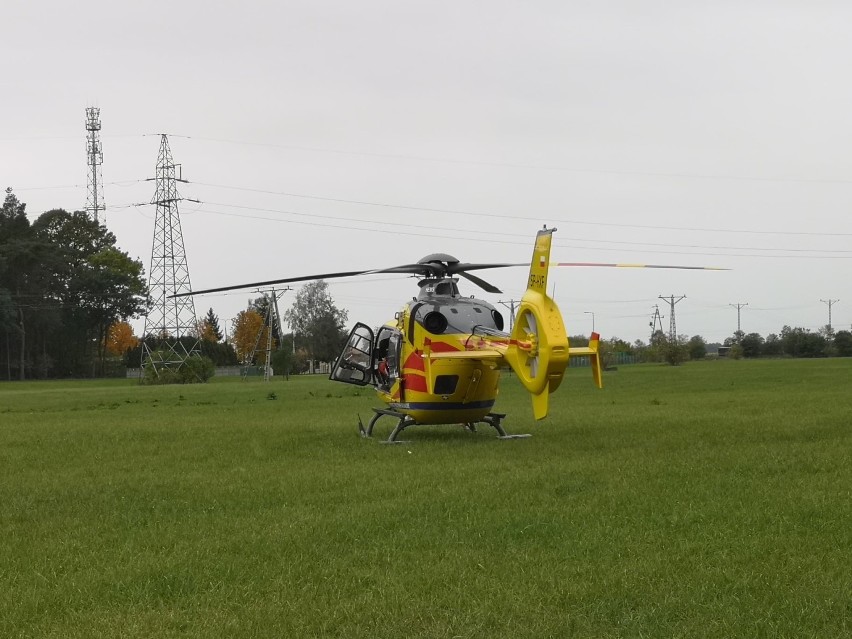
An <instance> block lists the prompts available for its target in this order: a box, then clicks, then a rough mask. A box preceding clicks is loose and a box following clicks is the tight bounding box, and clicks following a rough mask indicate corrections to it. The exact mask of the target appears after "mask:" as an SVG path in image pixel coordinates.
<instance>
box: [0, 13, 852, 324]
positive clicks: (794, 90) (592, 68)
mask: <svg viewBox="0 0 852 639" xmlns="http://www.w3.org/2000/svg"><path fill="white" fill-rule="evenodd" d="M3 17H4V20H3V22H4V25H5V28H4V36H3V38H2V39H0V60H2V63H0V64H2V67H0V69H2V73H0V83H2V90H3V91H2V93H3V96H4V99H3V106H2V114H3V118H2V120H0V149H2V153H0V179H2V186H3V187H5V186H12V187H13V188H14V189H15V191H16V193H17V195H18V196H19V197H20V198H21V200H23V201H25V202H26V203H27V210H28V212H29V213H30V216H31V218H32V219H34V218H35V216H37V215H38V214H40V213H41V212H43V211H45V210H48V209H50V208H56V207H61V208H66V209H74V208H83V206H84V205H85V201H86V155H85V136H86V131H85V108H86V107H87V106H98V107H100V108H101V121H102V124H103V129H102V137H101V140H102V143H103V152H104V164H103V180H104V182H105V197H106V203H107V205H108V207H109V208H108V210H107V213H106V222H107V226H108V227H109V228H110V230H112V231H113V232H114V233H115V234H116V236H117V237H118V241H119V245H120V247H121V248H122V249H123V250H126V251H128V252H129V253H130V255H131V256H133V257H135V258H138V259H140V260H141V261H142V262H143V264H144V265H145V268H146V271H147V270H148V268H149V265H150V252H151V243H152V237H153V218H154V207H152V206H147V207H135V206H128V205H131V204H135V203H140V202H149V201H150V200H151V197H152V195H153V192H154V184H153V182H145V181H144V180H145V178H148V177H152V176H153V175H154V167H155V165H156V159H157V150H158V146H159V138H158V137H157V136H156V135H154V134H157V133H169V134H170V135H171V137H170V142H171V149H172V152H173V155H174V159H175V161H176V162H178V163H181V164H182V166H183V176H184V178H187V179H188V180H190V183H189V184H183V185H181V186H180V192H181V194H182V195H183V196H184V197H189V198H196V199H199V200H201V201H202V202H203V204H201V205H198V204H193V203H189V202H186V203H184V205H183V206H182V207H181V218H182V223H183V232H184V237H185V241H186V249H187V254H188V259H189V266H190V272H191V279H192V284H193V286H194V287H195V288H208V287H213V286H218V285H226V284H233V283H240V282H244V281H253V280H262V279H271V278H275V277H287V276H296V275H303V274H310V273H315V272H328V271H336V270H355V269H360V268H374V267H383V266H392V265H396V264H400V263H406V262H410V261H415V260H417V259H419V258H420V257H422V256H423V255H426V254H428V253H433V252H444V253H450V254H453V255H455V256H456V257H458V258H460V259H461V260H463V261H512V262H515V261H524V260H528V259H529V256H530V254H531V248H532V240H533V237H534V235H535V232H536V230H537V229H538V228H540V227H541V225H542V224H547V225H548V226H556V227H557V228H558V232H557V234H556V236H555V238H556V240H555V249H554V253H553V258H554V259H556V260H559V261H602V262H630V263H655V264H661V263H662V264H685V265H710V266H723V267H728V268H731V269H733V270H732V271H730V272H700V271H699V272H696V271H660V270H647V269H645V270H632V269H595V270H591V269H561V270H560V271H559V272H558V273H555V274H553V275H552V278H551V283H552V285H555V290H556V299H557V301H558V302H559V304H560V306H561V307H562V310H563V313H564V315H565V318H566V321H567V324H568V330H569V332H570V333H588V332H589V331H590V330H591V315H590V314H588V313H586V312H594V313H595V323H596V328H597V330H598V331H599V332H600V333H602V334H603V336H604V337H612V336H618V337H621V338H624V339H628V340H630V341H632V340H634V339H636V338H642V339H644V340H647V338H648V334H649V330H650V329H649V327H648V324H649V321H650V318H651V315H652V312H653V306H654V304H657V303H659V304H660V305H661V312H662V314H663V315H664V317H665V319H664V325H665V327H666V328H668V316H669V311H668V305H667V304H664V303H663V302H662V301H661V300H659V299H658V296H660V295H663V296H669V295H676V296H680V295H683V294H685V295H686V296H687V298H686V299H685V300H683V301H681V302H680V303H679V304H678V305H677V306H676V310H677V319H678V322H677V329H678V333H681V334H687V335H696V334H699V335H702V336H704V337H705V338H706V339H707V340H708V341H716V340H719V341H721V340H722V339H724V338H725V337H726V336H729V335H730V334H731V333H733V331H734V330H735V329H736V316H737V312H736V310H735V309H734V308H732V307H731V306H730V304H732V303H745V302H747V303H748V304H749V305H748V306H747V307H745V308H744V309H743V311H742V328H743V330H745V331H746V332H759V333H761V334H762V335H764V336H766V335H767V334H769V333H773V332H775V333H777V332H780V330H781V328H782V326H783V325H784V324H791V325H793V326H804V327H807V328H810V329H812V330H817V329H818V328H819V327H820V326H823V325H825V324H826V323H827V321H828V306H827V305H826V304H824V303H822V302H821V301H820V300H821V299H824V300H829V299H840V301H839V302H838V303H836V304H834V306H833V309H832V311H833V312H832V320H833V321H832V323H833V325H834V327H835V329H840V328H846V329H848V328H849V327H850V322H852V296H850V295H849V291H848V286H849V284H848V282H849V281H850V279H852V277H850V276H852V262H851V261H850V260H852V242H850V241H849V240H850V238H852V222H850V216H849V210H850V202H852V159H850V153H849V149H850V148H852V124H851V123H850V121H851V120H850V113H852V83H850V82H849V75H850V67H852V38H849V36H848V27H849V25H850V24H852V5H850V4H849V3H848V2H819V1H810V0H809V1H807V2H805V1H800V2H778V1H766V2H749V1H739V2H724V1H720V2H713V3H708V2H689V1H684V2H653V1H650V2H648V1H646V2H624V1H622V2H595V3H589V2H577V1H573V0H566V1H552V2H544V1H538V2H537V1H530V0H527V1H523V2H508V1H504V2H496V1H491V2H486V1H479V2H465V1H462V0H454V1H450V2H445V1H441V0H433V1H430V2H401V1H395V2H391V1H387V2H376V1H369V0H368V1H362V2H342V1H339V0H337V1H330V0H329V1H325V2H322V1H312V2H293V1H291V0H276V1H275V2H259V1H256V0H249V1H244V2H239V3H236V2H234V3H232V2H215V1H207V2H200V1H199V2H181V1H170V2H163V1H160V0H153V1H150V2H146V3H121V2H105V1H103V2H85V1H84V2H80V3H67V2H55V1H54V2H45V1H39V0H29V1H26V2H24V1H19V0H6V2H4V5H3ZM285 193H286V194H289V195H284V194H285ZM403 207H405V208H403ZM427 209H432V210H427ZM486 279H489V280H491V281H493V282H494V283H495V284H497V285H498V286H500V287H501V288H502V289H503V290H504V291H505V294H504V295H502V296H500V295H489V294H485V293H482V294H480V292H479V291H478V290H477V289H475V288H474V287H473V286H472V285H467V283H466V282H463V283H462V285H463V291H464V292H466V293H468V294H476V295H477V296H478V297H483V298H485V299H488V300H489V301H491V302H493V303H496V302H497V301H499V300H508V299H510V298H512V297H514V298H515V299H517V298H519V297H520V295H521V294H522V293H523V283H524V281H525V279H526V273H525V272H524V271H523V269H506V270H504V271H500V272H497V271H495V272H489V273H488V274H487V277H486ZM331 292H332V295H333V297H334V299H335V301H336V302H337V303H338V305H339V306H341V307H343V308H346V309H348V310H349V317H350V323H351V322H354V321H356V320H361V321H364V322H366V323H368V324H379V323H382V322H384V321H386V320H388V319H390V318H391V317H392V315H393V313H394V312H395V311H396V310H398V308H399V306H400V305H401V303H402V302H403V301H404V300H405V299H407V298H409V297H410V296H411V295H413V294H414V293H415V292H416V285H415V283H414V281H412V280H409V279H405V278H403V277H399V276H396V277H381V278H378V277H373V278H369V279H368V280H367V281H364V280H361V281H356V280H352V281H337V282H335V283H332V284H331ZM291 295H292V293H288V294H287V295H285V297H284V298H283V299H282V304H283V306H282V310H283V309H284V307H286V306H287V300H288V296H291ZM251 296H252V295H251V294H250V293H231V294H228V295H211V296H205V297H201V298H197V299H196V311H197V314H198V315H199V316H201V315H203V314H204V313H205V312H206V310H207V309H208V308H209V307H211V306H212V307H213V309H214V311H215V312H216V313H217V314H218V315H219V316H220V318H221V319H222V320H226V319H230V318H232V317H233V316H234V315H236V313H237V312H239V311H240V310H242V309H243V308H245V304H246V301H247V299H248V298H249V297H251ZM140 328H141V327H140Z"/></svg>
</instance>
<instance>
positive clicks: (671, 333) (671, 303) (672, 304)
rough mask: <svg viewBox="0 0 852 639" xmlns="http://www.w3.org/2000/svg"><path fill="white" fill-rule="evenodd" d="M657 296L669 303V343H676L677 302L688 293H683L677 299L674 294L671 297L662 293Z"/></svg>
mask: <svg viewBox="0 0 852 639" xmlns="http://www.w3.org/2000/svg"><path fill="white" fill-rule="evenodd" d="M657 297H659V298H660V299H661V300H665V301H666V302H668V303H669V343H670V344H676V343H677V324H676V323H675V304H677V303H678V302H679V301H681V300H682V299H684V298H685V297H686V295H681V296H680V297H679V298H677V299H675V296H674V295H672V296H671V297H663V296H662V295H658V296H657Z"/></svg>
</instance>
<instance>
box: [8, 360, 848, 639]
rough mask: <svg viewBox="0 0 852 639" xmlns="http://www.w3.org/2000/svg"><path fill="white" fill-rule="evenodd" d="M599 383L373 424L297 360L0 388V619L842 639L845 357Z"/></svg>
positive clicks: (62, 629)
mask: <svg viewBox="0 0 852 639" xmlns="http://www.w3.org/2000/svg"><path fill="white" fill-rule="evenodd" d="M605 383H606V386H607V387H606V388H605V389H604V390H603V391H597V390H595V389H593V388H592V384H591V375H590V374H589V372H588V370H574V369H571V370H570V371H569V375H568V379H567V380H566V382H565V386H564V387H563V388H562V389H560V392H559V393H557V394H556V395H554V396H553V398H552V399H553V403H552V411H551V416H550V418H549V419H548V420H547V421H545V422H542V423H539V424H536V423H533V420H532V417H531V409H530V407H529V400H528V399H527V397H526V396H525V394H524V393H523V391H522V390H521V389H520V387H519V386H517V385H516V383H515V380H514V379H512V378H511V377H507V378H506V379H505V380H504V384H503V387H502V394H501V397H500V399H499V401H498V406H497V410H499V411H501V412H507V413H509V414H510V416H509V418H507V420H506V422H505V425H506V427H507V429H508V430H510V431H511V432H531V433H533V435H534V436H533V437H532V438H531V439H527V440H514V441H499V440H497V439H495V438H494V437H493V433H492V432H490V429H488V428H481V429H480V432H479V433H477V434H470V433H467V432H465V431H463V430H462V429H461V428H457V427H435V428H422V429H418V428H413V429H411V430H410V431H406V438H408V439H411V440H412V443H411V444H410V445H399V446H382V445H379V444H378V443H376V442H373V441H366V440H362V439H361V438H359V437H358V436H357V417H356V415H357V414H360V415H361V418H362V419H363V420H364V421H365V422H366V420H367V419H368V417H369V415H370V408H371V407H373V406H376V405H377V403H376V400H375V399H374V398H373V396H372V393H371V392H368V391H366V390H363V389H356V388H354V387H348V386H344V385H341V384H335V383H332V382H329V381H327V380H325V379H323V378H317V377H314V378H293V379H291V381H290V382H283V381H281V380H276V381H274V382H271V383H269V384H264V383H263V382H261V381H248V382H243V381H240V380H218V379H217V380H214V381H213V382H211V383H210V384H207V385H199V386H183V387H142V386H138V385H136V384H134V383H132V382H128V381H124V380H118V381H109V382H104V381H100V382H45V383H5V384H2V385H0V637H63V638H64V637H572V636H576V637H842V636H847V635H849V634H850V632H852V621H851V620H852V603H850V602H852V577H851V576H850V575H852V559H850V557H852V533H850V530H852V470H850V439H852V437H850V429H852V426H850V424H852V393H850V391H852V388H850V384H851V383H852V361H850V360H841V359H833V360H820V361H766V362H763V361H760V362H745V361H742V362H707V363H700V364H689V365H686V366H682V367H678V368H669V367H665V366H633V367H622V368H621V369H620V370H619V371H617V372H615V373H609V374H607V375H606V376H605ZM270 393H275V395H276V398H275V399H270V398H269V394H270ZM389 429H390V423H389V422H388V423H386V424H385V425H381V422H380V425H379V426H377V429H376V430H377V434H378V435H387V433H388V432H389Z"/></svg>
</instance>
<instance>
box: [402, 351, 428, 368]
mask: <svg viewBox="0 0 852 639" xmlns="http://www.w3.org/2000/svg"><path fill="white" fill-rule="evenodd" d="M402 367H403V368H413V369H414V370H416V371H425V370H426V366H425V365H424V364H423V356H422V355H421V354H420V353H418V352H416V351H415V352H414V353H412V354H411V355H409V356H408V359H406V360H405V364H403V365H402Z"/></svg>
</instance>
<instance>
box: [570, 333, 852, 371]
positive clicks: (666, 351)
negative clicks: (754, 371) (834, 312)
mask: <svg viewBox="0 0 852 639" xmlns="http://www.w3.org/2000/svg"><path fill="white" fill-rule="evenodd" d="M570 343H571V344H572V345H573V346H585V345H587V344H588V338H587V337H586V336H584V335H575V336H572V337H571V338H570ZM601 349H602V352H603V357H604V361H605V362H606V361H607V360H610V361H614V360H615V354H617V353H621V354H625V355H629V356H631V358H632V359H633V361H635V362H666V363H669V364H673V365H677V364H680V363H683V362H685V361H688V360H699V359H705V358H706V357H708V356H721V357H730V358H732V359H740V358H743V357H745V358H756V357H852V331H848V330H840V331H834V330H833V329H832V328H831V327H830V326H824V327H822V328H820V329H819V330H818V331H815V332H814V331H811V330H810V329H807V328H802V327H792V326H784V327H783V328H782V329H781V332H780V333H770V334H769V335H767V336H766V337H763V336H762V335H760V334H759V333H745V332H744V331H735V332H734V334H733V335H732V336H730V337H728V338H726V339H725V340H724V342H722V343H708V342H707V341H706V340H705V339H704V338H703V337H702V336H701V335H693V336H692V337H689V336H686V335H678V336H677V338H676V339H674V340H672V339H670V337H669V336H668V335H666V334H665V333H664V332H662V331H656V332H655V333H654V334H653V335H652V336H651V339H650V340H649V341H648V342H647V343H646V342H644V341H642V340H636V341H635V342H633V343H629V342H626V341H624V340H622V339H619V338H617V337H615V338H612V339H609V340H603V341H602V342H601Z"/></svg>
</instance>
